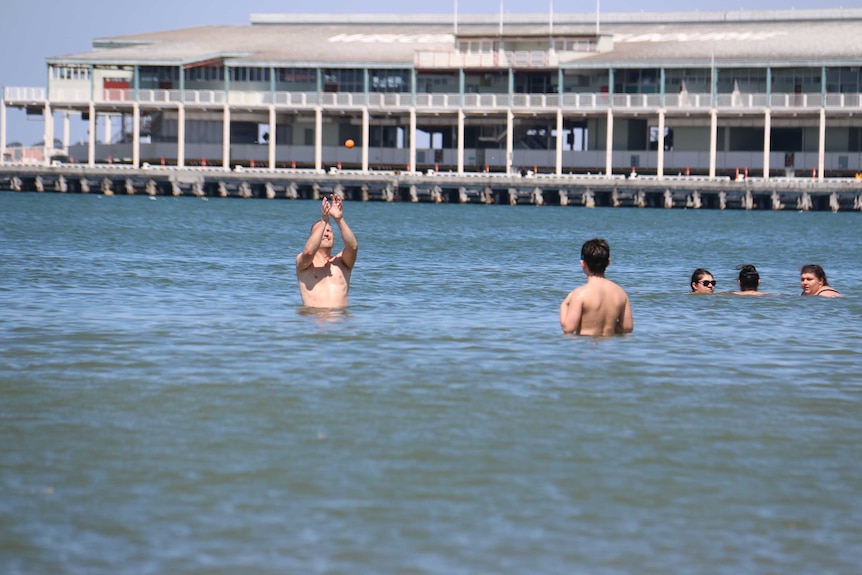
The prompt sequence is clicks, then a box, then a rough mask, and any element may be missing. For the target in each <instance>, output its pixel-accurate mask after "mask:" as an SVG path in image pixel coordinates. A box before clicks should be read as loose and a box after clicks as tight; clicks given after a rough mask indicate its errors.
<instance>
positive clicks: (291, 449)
mask: <svg viewBox="0 0 862 575" xmlns="http://www.w3.org/2000/svg"><path fill="white" fill-rule="evenodd" d="M318 214H319V206H318V204H316V203H313V202H303V201H297V202H289V201H264V200H249V201H242V200H220V199H210V200H209V201H201V200H198V199H193V198H180V199H175V198H158V200H156V201H148V200H147V199H146V198H144V197H123V196H117V197H102V196H98V195H60V194H46V195H39V194H16V193H12V192H2V193H0V271H2V273H0V310H2V311H0V444H2V446H3V447H2V450H0V493H2V497H0V535H2V536H0V572H3V573H11V574H14V573H22V574H24V573H26V574H33V573H82V574H91V573H345V574H354V573H446V574H452V573H464V574H468V573H469V574H475V573H518V574H521V573H565V574H569V573H581V572H583V573H671V572H675V573H687V572H696V573H733V574H736V573H818V574H820V573H853V572H856V570H857V569H858V565H860V564H862V543H860V541H862V527H860V521H859V519H860V517H862V479H860V477H862V458H860V457H859V453H860V452H859V445H858V444H859V437H860V434H862V376H860V374H859V365H860V353H859V349H860V348H862V322H860V319H862V305H860V295H862V290H860V287H859V286H860V285H862V266H860V263H862V261H860V256H859V254H860V252H862V235H860V233H859V232H860V230H862V220H860V219H859V218H860V215H859V214H853V213H838V214H832V213H824V212H817V213H795V212H781V213H773V212H735V211H734V212H731V211H724V212H719V211H695V210H688V211H684V210H656V209H652V210H637V209H631V208H628V209H616V210H614V209H595V210H589V209H585V208H580V207H567V208H560V207H542V208H534V207H526V206H519V207H509V206H479V205H465V206H460V205H439V206H438V205H431V204H413V205H405V204H381V203H373V204H359V203H349V204H347V205H346V206H345V216H346V218H347V220H348V221H349V222H350V225H351V227H352V228H353V230H354V231H355V232H356V235H357V237H358V239H359V243H360V251H359V260H358V264H357V267H356V270H355V272H354V274H353V286H352V289H351V294H350V297H351V304H352V305H351V307H350V309H349V312H348V313H346V314H342V315H335V316H330V317H322V316H318V315H307V314H304V313H302V311H303V310H302V308H301V307H300V299H299V293H298V288H297V286H296V280H295V276H294V272H293V259H294V256H295V254H296V253H297V252H298V251H299V250H300V249H301V247H302V245H303V243H304V241H305V239H306V234H307V232H308V226H309V224H310V223H311V222H312V221H313V220H314V219H315V218H316V217H318ZM596 235H598V236H602V237H605V238H607V239H608V241H609V242H610V244H611V249H612V254H611V257H612V264H611V267H610V268H609V272H608V276H609V277H610V278H611V279H614V280H616V281H618V282H619V283H620V284H621V285H622V286H623V287H624V288H625V289H626V290H627V291H628V293H629V295H630V297H631V300H632V305H633V309H634V317H635V332H634V333H633V334H632V335H631V336H627V337H616V338H611V339H607V340H591V339H584V338H576V337H564V336H562V335H560V329H559V324H558V306H559V303H560V301H561V300H562V298H563V297H564V296H565V294H566V293H567V292H568V291H569V290H571V289H572V288H573V287H574V286H575V285H578V284H580V283H581V282H582V281H583V278H582V275H581V272H580V269H579V266H578V264H577V261H576V260H577V254H578V250H579V248H580V245H581V243H582V242H583V241H584V240H586V239H588V238H590V237H593V236H596ZM807 262H815V263H820V264H821V265H823V266H824V267H825V268H826V271H827V272H828V273H829V276H830V280H831V283H832V284H833V285H834V286H835V287H836V288H837V289H839V290H841V291H842V292H843V293H844V294H845V296H846V297H844V298H843V299H833V300H829V299H822V298H800V297H799V296H798V293H799V291H800V290H799V286H798V269H799V265H801V264H802V263H807ZM740 263H754V264H756V265H757V266H758V269H759V270H760V272H761V276H762V278H763V279H762V284H761V286H762V289H763V290H764V291H769V292H776V293H778V294H781V295H776V296H773V297H764V298H736V297H731V296H727V295H715V296H703V297H701V296H689V295H686V292H687V291H688V287H687V286H688V279H689V275H690V274H691V271H692V270H693V269H694V268H696V267H700V266H705V267H707V268H709V269H710V270H711V271H712V272H713V274H714V275H715V277H716V279H717V280H718V281H719V284H718V291H729V290H731V289H732V285H733V284H734V283H735V281H734V280H735V277H736V273H737V272H736V270H734V269H733V268H734V266H736V265H737V264H740Z"/></svg>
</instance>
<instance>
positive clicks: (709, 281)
mask: <svg viewBox="0 0 862 575" xmlns="http://www.w3.org/2000/svg"><path fill="white" fill-rule="evenodd" d="M691 287H692V289H693V290H694V293H714V292H715V279H714V278H713V277H712V276H711V275H709V274H707V275H705V276H702V277H701V278H700V279H699V280H697V281H696V282H694V283H693V284H691Z"/></svg>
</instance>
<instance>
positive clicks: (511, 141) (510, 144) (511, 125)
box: [506, 70, 515, 175]
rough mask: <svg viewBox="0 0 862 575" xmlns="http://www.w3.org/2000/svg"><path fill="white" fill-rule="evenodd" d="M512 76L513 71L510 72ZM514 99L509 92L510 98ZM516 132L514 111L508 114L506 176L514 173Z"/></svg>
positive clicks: (510, 110) (509, 111)
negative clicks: (513, 155) (513, 160)
mask: <svg viewBox="0 0 862 575" xmlns="http://www.w3.org/2000/svg"><path fill="white" fill-rule="evenodd" d="M510 75H511V70H510ZM511 97H512V94H511V92H509V98H511ZM514 130H515V114H513V113H512V109H511V108H509V110H508V111H507V112H506V175H509V174H511V173H512V154H513V151H514V149H515V135H514V134H513V133H512V132H513V131H514Z"/></svg>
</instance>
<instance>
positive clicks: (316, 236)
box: [296, 195, 359, 308]
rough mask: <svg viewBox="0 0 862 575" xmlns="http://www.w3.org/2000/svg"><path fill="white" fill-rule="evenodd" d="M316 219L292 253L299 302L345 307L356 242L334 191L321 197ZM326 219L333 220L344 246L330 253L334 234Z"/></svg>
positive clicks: (309, 304) (328, 306)
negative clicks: (317, 218) (318, 214)
mask: <svg viewBox="0 0 862 575" xmlns="http://www.w3.org/2000/svg"><path fill="white" fill-rule="evenodd" d="M320 216H321V217H320V220H319V221H317V222H315V223H314V224H313V225H312V226H311V235H309V236H308V240H307V241H306V242H305V248H303V250H302V251H301V252H300V253H299V254H298V255H297V256H296V278H297V279H298V280H299V293H300V295H301V296H302V303H303V305H306V306H308V307H315V308H342V307H347V292H348V291H349V289H350V273H351V272H352V271H353V265H354V264H355V263H356V253H357V251H358V250H359V245H358V244H357V242H356V237H355V236H354V235H353V232H352V231H351V230H350V227H349V226H348V225H347V222H346V221H344V207H343V204H342V200H341V198H340V197H339V196H337V195H331V196H329V199H328V200H327V199H326V198H325V197H324V198H323V202H322V204H321V207H320ZM330 220H335V223H336V225H338V231H340V232H341V239H342V241H343V242H344V250H342V251H341V252H339V253H338V254H336V255H335V256H333V255H332V248H333V245H334V244H335V236H334V235H333V233H332V226H331V225H330Z"/></svg>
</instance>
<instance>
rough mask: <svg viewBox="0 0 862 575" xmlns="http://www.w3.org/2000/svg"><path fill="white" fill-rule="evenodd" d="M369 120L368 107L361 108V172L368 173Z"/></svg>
mask: <svg viewBox="0 0 862 575" xmlns="http://www.w3.org/2000/svg"><path fill="white" fill-rule="evenodd" d="M370 123H371V120H370V118H369V117H368V106H363V107H362V171H363V172H367V171H368V149H369V148H370V147H371V135H370V133H371V128H370Z"/></svg>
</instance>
